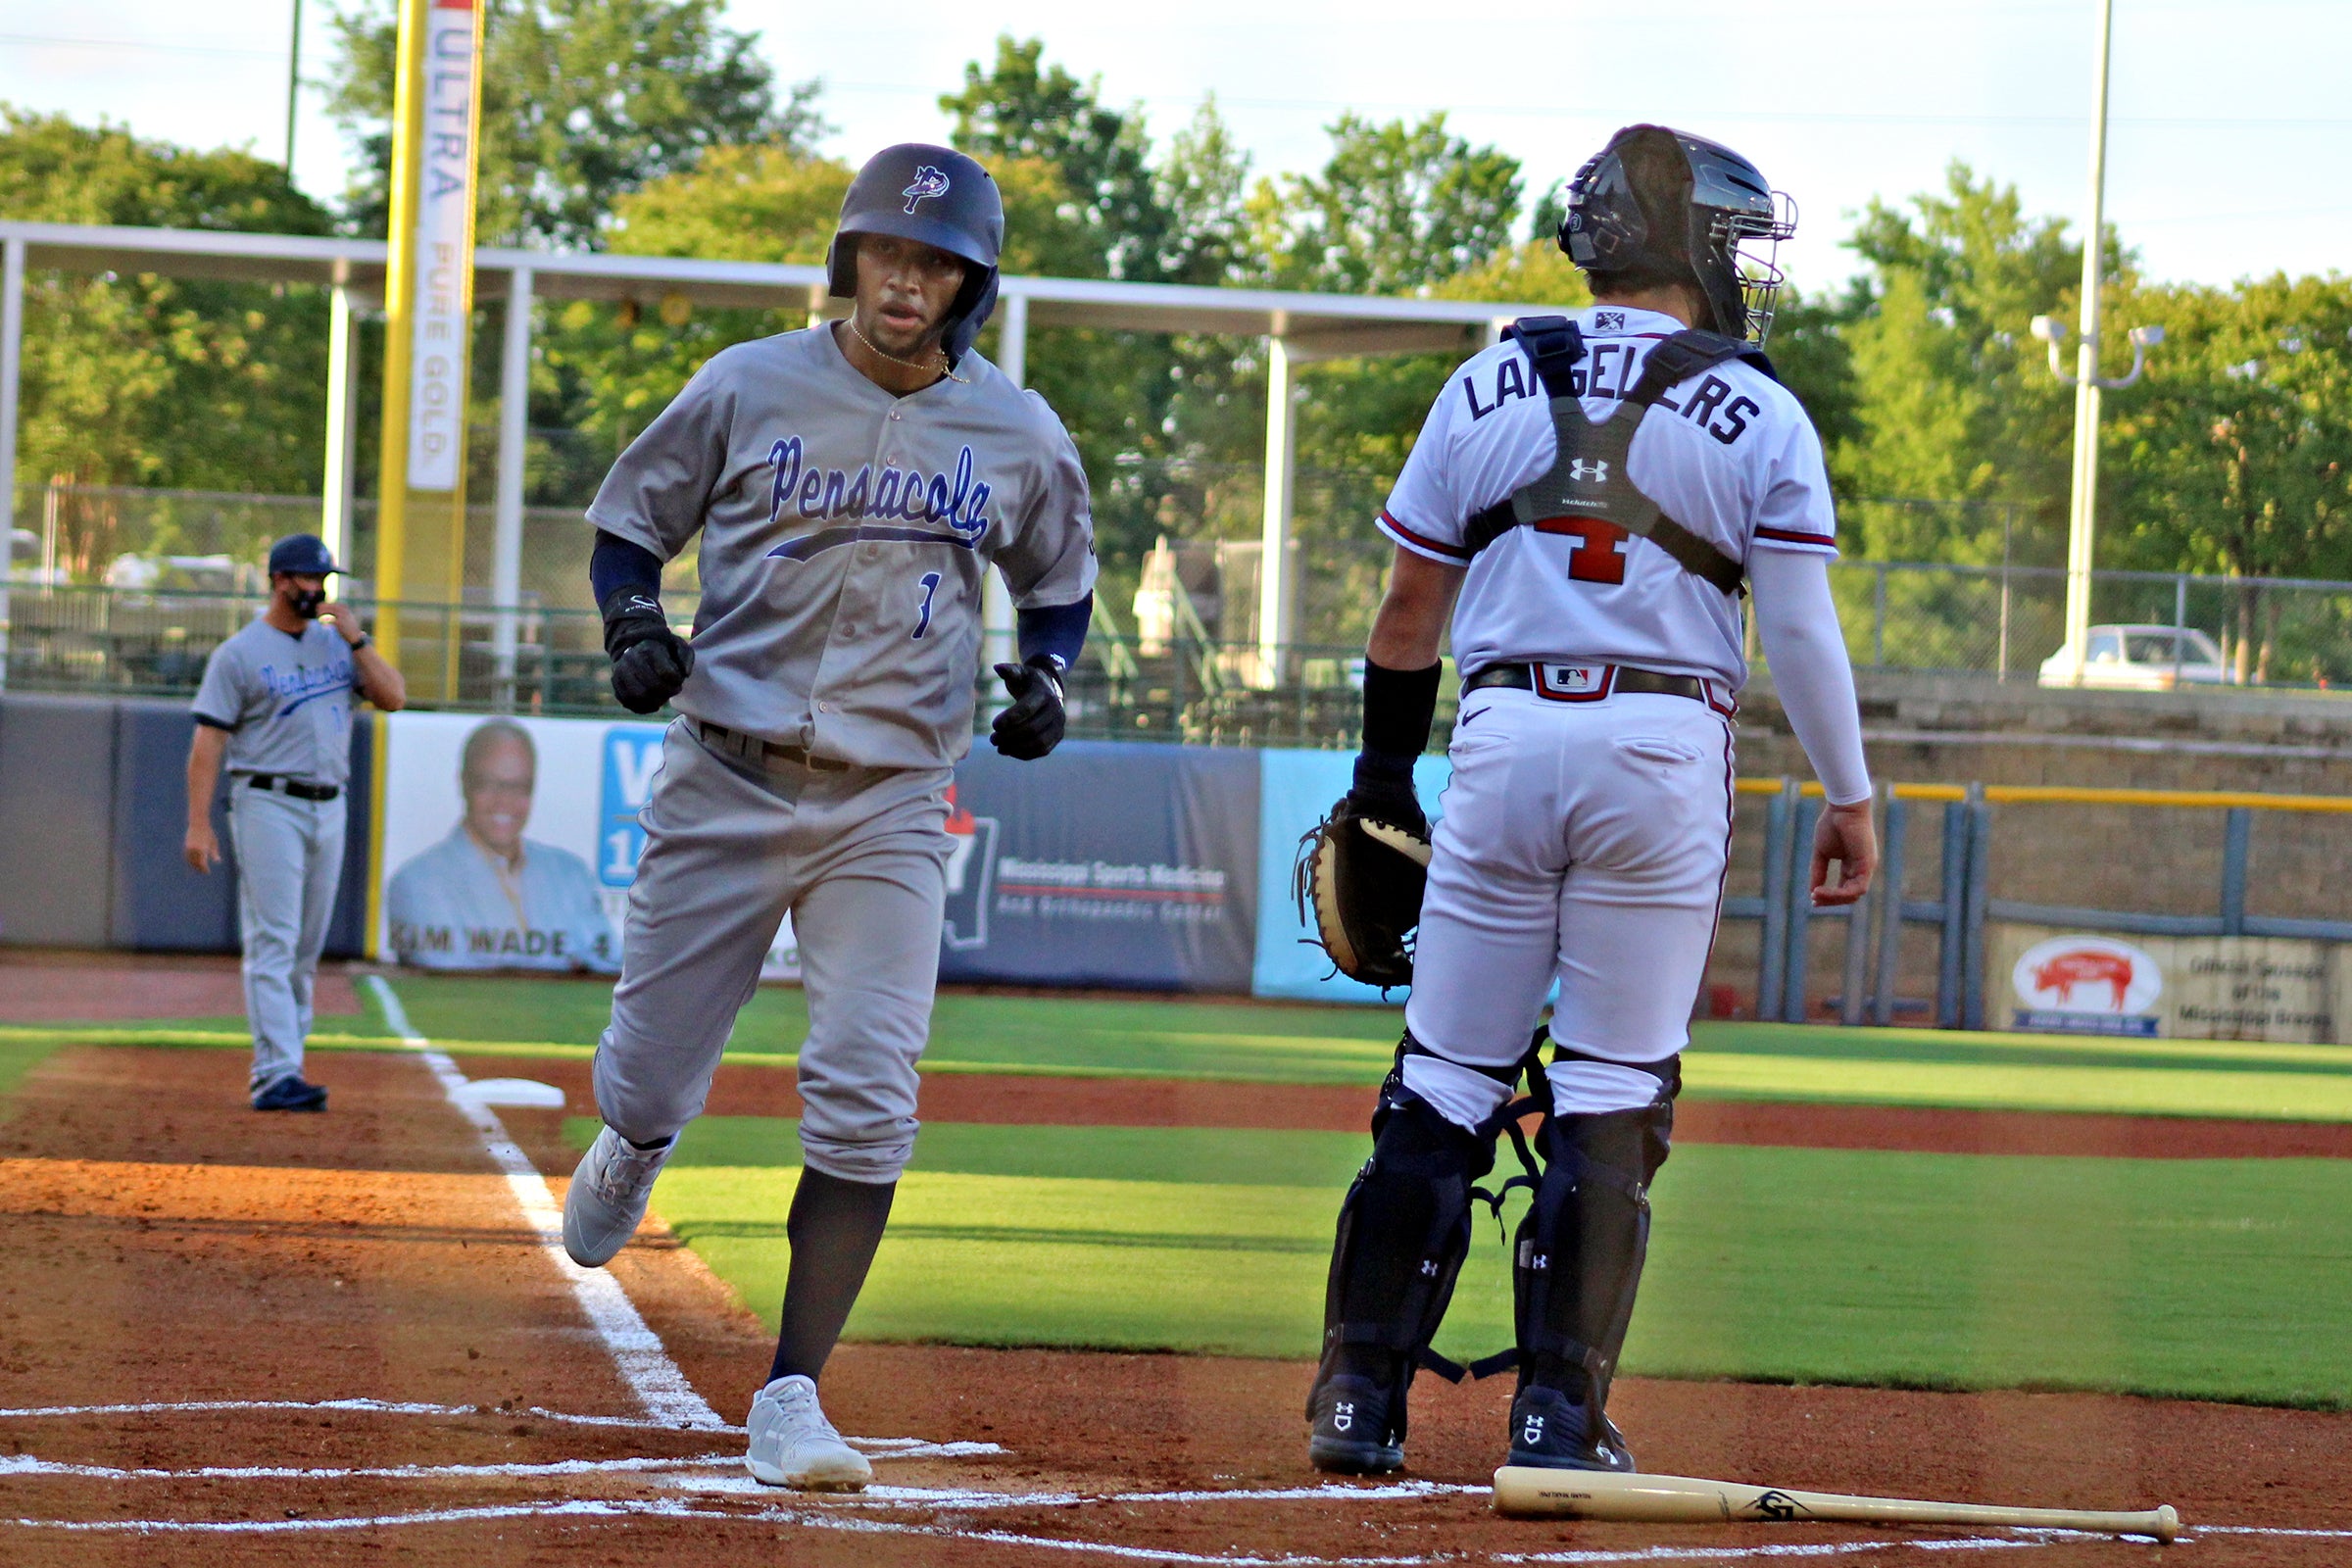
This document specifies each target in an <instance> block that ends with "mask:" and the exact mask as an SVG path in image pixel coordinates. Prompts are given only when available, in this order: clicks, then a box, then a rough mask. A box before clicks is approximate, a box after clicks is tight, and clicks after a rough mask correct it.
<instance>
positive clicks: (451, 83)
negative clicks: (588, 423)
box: [409, 0, 481, 490]
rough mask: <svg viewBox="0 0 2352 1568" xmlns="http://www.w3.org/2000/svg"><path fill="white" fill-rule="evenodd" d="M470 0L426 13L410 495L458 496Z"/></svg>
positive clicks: (468, 231)
mask: <svg viewBox="0 0 2352 1568" xmlns="http://www.w3.org/2000/svg"><path fill="white" fill-rule="evenodd" d="M473 10H474V0H432V3H431V4H430V5H429V6H427V7H426V8H425V14H424V59H423V61H422V67H423V69H422V71H421V73H420V75H419V79H418V86H419V88H420V90H421V94H422V97H423V105H422V108H423V116H424V120H423V126H422V132H423V133H422V137H421V141H422V145H421V147H420V148H419V150H418V159H417V173H418V179H417V224H416V227H415V228H414V229H413V230H412V231H411V233H410V236H409V246H410V251H409V255H410V260H411V267H410V270H409V287H410V295H409V330H410V339H409V343H410V351H409V488H410V489H412V490H455V489H457V487H458V472H459V459H460V457H461V455H462V454H463V453H464V450H465V442H464V440H463V439H462V437H463V435H464V433H465V419H466V306H467V300H468V296H469V293H470V290H468V289H467V287H466V283H467V274H468V273H470V272H471V271H472V270H473V232H472V230H473V177H474V151H473V138H474V136H475V135H476V133H477V126H476V124H475V122H474V113H473V106H474V96H475V94H474V75H475V73H476V72H478V71H479V70H480V69H481V58H480V54H479V52H478V50H477V49H476V47H475V42H474V14H473Z"/></svg>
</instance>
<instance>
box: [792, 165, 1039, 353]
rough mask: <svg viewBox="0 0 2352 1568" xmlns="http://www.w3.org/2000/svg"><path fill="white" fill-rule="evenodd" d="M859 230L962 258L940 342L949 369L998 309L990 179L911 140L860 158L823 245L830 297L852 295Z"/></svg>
mask: <svg viewBox="0 0 2352 1568" xmlns="http://www.w3.org/2000/svg"><path fill="white" fill-rule="evenodd" d="M859 234H895V235H897V236H898V237H899V238H901V239H911V240H916V241H919V242H920V243H922V244H925V245H931V246H935V247H937V248H938V249H940V250H943V251H946V252H947V253H948V254H949V255H951V256H956V257H960V258H961V259H962V261H963V264H964V270H963V289H962V291H961V292H960V293H958V294H957V295H956V303H955V305H954V306H953V307H952V308H951V309H950V310H949V312H948V330H947V335H946V337H945V338H944V339H943V340H942V343H941V346H942V347H943V348H945V349H946V350H947V351H948V364H949V366H950V367H951V368H953V367H954V365H955V364H956V361H957V360H960V359H961V358H963V353H964V350H966V349H968V348H970V347H971V346H972V340H973V339H974V338H976V337H978V336H979V335H980V328H981V327H982V326H984V325H986V324H987V323H988V317H989V313H990V312H991V311H993V310H995V309H996V308H997V257H998V255H999V253H1001V252H1002V251H1003V250H1004V248H1005V202H1004V199H1003V198H1002V197H1000V196H999V195H998V194H997V182H996V181H995V180H993V179H991V178H990V177H989V174H988V171H987V170H985V169H983V168H981V167H980V166H979V165H978V164H977V163H975V162H973V161H972V160H971V159H969V158H967V157H965V156H964V155H963V154H961V153H959V152H956V150H955V149H953V148H950V147H933V146H930V145H928V144H927V143H924V142H916V141H909V142H901V143H900V144H899V145H898V146H896V147H885V148H883V149H882V150H881V151H880V152H878V153H876V154H874V156H873V157H871V158H869V159H867V160H866V161H865V167H864V168H863V169H860V170H859V171H858V177H857V178H856V179H853V180H851V181H850V192H849V194H848V195H847V196H845V197H843V198H842V202H841V226H840V227H839V228H838V229H837V230H836V231H835V232H834V235H833V244H832V246H831V248H830V249H828V250H827V251H826V252H825V269H826V273H827V277H828V281H829V285H830V287H831V290H832V294H833V297H834V298H835V299H843V300H846V299H853V298H855V297H856V296H857V293H858V244H857V238H856V236H858V235H859Z"/></svg>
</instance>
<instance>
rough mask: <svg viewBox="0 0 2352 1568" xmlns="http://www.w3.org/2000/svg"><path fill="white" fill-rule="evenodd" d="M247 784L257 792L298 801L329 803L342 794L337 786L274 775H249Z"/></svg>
mask: <svg viewBox="0 0 2352 1568" xmlns="http://www.w3.org/2000/svg"><path fill="white" fill-rule="evenodd" d="M246 777H247V782H249V783H251V784H252V785H253V787H254V788H255V789H257V790H276V791H277V792H278V793H279V794H281V795H291V796H293V797H294V799H296V800H298V801H331V800H333V799H334V798H335V797H336V796H338V795H340V794H342V793H343V788H342V786H341V785H339V784H305V783H304V782H303V781H302V780H300V779H298V778H286V777H283V776H281V775H279V774H276V773H251V774H248V775H247V776H246Z"/></svg>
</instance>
